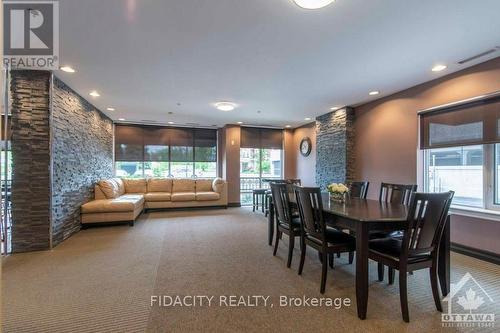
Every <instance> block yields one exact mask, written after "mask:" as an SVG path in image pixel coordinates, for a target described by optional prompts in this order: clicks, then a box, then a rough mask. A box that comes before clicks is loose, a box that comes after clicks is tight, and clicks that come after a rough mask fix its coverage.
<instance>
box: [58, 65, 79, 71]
mask: <svg viewBox="0 0 500 333" xmlns="http://www.w3.org/2000/svg"><path fill="white" fill-rule="evenodd" d="M60 70H62V71H63V72H66V73H74V72H76V71H75V69H74V68H73V67H71V66H62V67H61V68H60Z"/></svg>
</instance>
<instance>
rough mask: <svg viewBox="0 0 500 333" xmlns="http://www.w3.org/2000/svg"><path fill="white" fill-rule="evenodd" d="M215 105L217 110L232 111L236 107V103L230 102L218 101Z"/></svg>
mask: <svg viewBox="0 0 500 333" xmlns="http://www.w3.org/2000/svg"><path fill="white" fill-rule="evenodd" d="M215 107H216V108H217V110H219V111H226V112H227V111H233V110H234V109H235V108H236V104H234V103H231V102H218V103H215Z"/></svg>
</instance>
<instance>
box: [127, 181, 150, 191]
mask: <svg viewBox="0 0 500 333" xmlns="http://www.w3.org/2000/svg"><path fill="white" fill-rule="evenodd" d="M123 183H124V184H125V192H126V193H127V194H129V193H146V192H147V186H146V179H124V180H123Z"/></svg>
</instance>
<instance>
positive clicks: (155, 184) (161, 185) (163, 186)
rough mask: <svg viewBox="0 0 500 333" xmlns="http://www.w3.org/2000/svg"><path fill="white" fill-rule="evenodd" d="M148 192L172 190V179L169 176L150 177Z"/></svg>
mask: <svg viewBox="0 0 500 333" xmlns="http://www.w3.org/2000/svg"><path fill="white" fill-rule="evenodd" d="M148 192H172V179H168V178H150V179H148Z"/></svg>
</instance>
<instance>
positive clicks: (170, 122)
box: [167, 121, 175, 125]
mask: <svg viewBox="0 0 500 333" xmlns="http://www.w3.org/2000/svg"><path fill="white" fill-rule="evenodd" d="M167 124H169V125H173V124H175V123H174V122H173V121H169V122H168V123H167Z"/></svg>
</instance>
